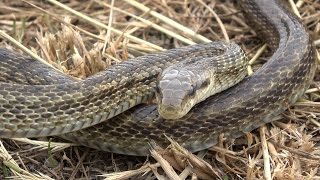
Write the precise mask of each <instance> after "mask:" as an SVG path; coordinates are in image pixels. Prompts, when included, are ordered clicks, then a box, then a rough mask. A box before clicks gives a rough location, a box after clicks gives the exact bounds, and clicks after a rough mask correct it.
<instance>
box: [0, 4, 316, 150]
mask: <svg viewBox="0 0 320 180" xmlns="http://www.w3.org/2000/svg"><path fill="white" fill-rule="evenodd" d="M240 5H241V6H242V8H243V9H244V11H245V16H246V17H247V19H250V20H251V24H253V25H254V27H255V28H256V30H257V33H258V34H259V35H261V36H263V37H266V43H268V45H269V47H270V49H271V50H272V52H273V55H272V56H271V57H270V59H269V60H268V62H267V63H265V64H264V65H263V67H261V68H260V69H259V70H257V71H256V72H255V73H254V74H253V75H251V76H250V77H247V78H246V79H245V80H243V81H242V82H240V83H239V84H238V85H236V86H234V87H232V88H230V89H228V90H225V91H224V92H222V93H220V94H217V95H215V96H212V97H209V98H208V99H207V100H206V101H204V102H202V103H199V104H198V105H196V106H195V107H194V108H193V109H191V111H190V112H189V113H188V114H187V115H186V116H184V117H182V118H180V119H176V120H165V119H162V118H160V117H159V115H158V112H157V109H156V107H155V106H146V105H138V106H137V107H135V108H132V109H130V110H128V111H125V110H127V109H129V108H131V107H132V106H135V105H136V104H139V103H142V102H145V101H147V100H150V99H151V98H152V97H153V95H154V91H155V87H156V85H155V80H156V78H157V76H158V74H159V72H161V70H162V69H163V68H165V67H167V66H168V65H170V64H172V63H174V62H175V61H180V60H183V59H185V58H188V57H190V56H199V57H200V58H201V57H206V56H208V55H210V54H212V53H213V52H214V50H212V48H213V49H214V47H216V45H217V43H215V42H213V43H209V44H203V45H196V46H188V47H185V48H180V49H173V50H169V51H167V52H164V53H158V54H152V55H147V56H142V57H138V58H135V59H132V60H129V61H125V62H124V63H121V64H119V65H116V66H113V67H111V68H109V69H107V70H105V71H103V72H101V73H99V74H97V75H94V76H92V77H89V78H87V79H85V80H83V81H78V82H75V81H73V80H72V79H71V78H69V77H67V76H65V75H62V74H60V73H58V72H55V71H54V70H52V69H50V68H48V67H45V66H44V65H42V64H40V63H38V62H36V61H35V60H32V59H29V58H26V57H24V56H21V55H17V54H15V53H12V52H9V51H7V50H4V49H2V50H1V51H0V59H1V63H0V73H1V74H0V75H1V76H0V81H1V82H0V121H1V124H0V137H3V138H11V137H36V136H48V135H60V134H63V133H67V132H71V131H74V132H72V133H68V134H64V135H63V136H64V137H65V138H67V139H70V140H72V141H75V142H78V143H80V144H83V145H86V146H89V147H93V148H98V149H103V150H106V151H110V152H115V153H121V154H129V155H146V154H148V152H149V151H148V149H149V142H150V141H151V140H152V141H155V142H156V143H157V144H158V145H161V146H166V145H168V141H167V139H166V137H165V135H167V136H169V137H171V138H173V139H174V140H176V141H177V142H178V143H180V144H181V145H182V146H184V147H186V148H187V149H189V150H190V151H192V152H194V151H198V150H202V149H205V148H208V147H210V146H212V145H214V144H216V143H217V138H218V136H219V135H220V134H222V133H223V134H224V136H225V137H228V138H236V137H239V136H241V135H243V133H245V132H249V131H251V130H253V129H255V128H257V127H259V126H261V125H263V124H265V123H268V122H271V121H272V120H273V118H274V117H275V116H277V115H278V114H280V113H281V112H283V111H284V110H285V109H287V108H288V106H289V105H291V104H293V103H294V102H296V100H297V99H298V98H299V97H300V96H301V95H302V94H303V93H304V91H305V90H306V89H307V88H308V86H309V84H310V83H311V81H312V79H313V76H314V73H315V68H316V61H315V51H314V48H313V46H312V41H311V38H310V36H309V34H308V32H307V30H306V29H305V27H304V26H303V25H302V24H301V22H300V21H299V20H298V18H297V17H295V16H294V15H293V14H292V13H290V12H288V11H287V10H286V9H285V8H283V7H282V6H281V5H279V4H278V3H277V2H276V1H274V0H252V1H249V0H248V1H245V0H242V1H241V2H240ZM23 69H25V70H24V71H22V70H23ZM123 111H125V112H123ZM120 113H121V114H120ZM117 114H120V115H118V116H115V115H117ZM113 116H115V117H113ZM111 117H113V118H111ZM109 118H111V119H109ZM107 119H108V120H107ZM105 120H106V121H105ZM102 121H105V122H103V123H100V122H102ZM98 123H100V124H98ZM92 125H94V126H92ZM89 126H90V127H89ZM85 127H89V128H86V129H83V128H85ZM76 130H77V131H76Z"/></svg>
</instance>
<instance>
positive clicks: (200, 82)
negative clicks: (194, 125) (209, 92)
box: [156, 68, 210, 119]
mask: <svg viewBox="0 0 320 180" xmlns="http://www.w3.org/2000/svg"><path fill="white" fill-rule="evenodd" d="M202 74H203V73H202ZM209 84H210V80H209V79H208V78H204V76H202V75H200V74H199V73H194V71H191V70H189V69H183V70H182V69H179V68H168V69H165V70H164V71H163V72H162V73H161V74H160V75H159V78H158V83H157V88H156V89H157V90H156V98H157V101H158V112H159V114H160V116H161V117H163V118H165V119H179V118H181V117H183V116H184V115H186V114H187V113H188V112H189V111H190V109H191V108H192V107H193V106H194V105H195V104H196V103H197V102H198V100H199V98H201V97H202V94H203V93H205V92H204V91H206V89H207V87H208V86H209Z"/></svg>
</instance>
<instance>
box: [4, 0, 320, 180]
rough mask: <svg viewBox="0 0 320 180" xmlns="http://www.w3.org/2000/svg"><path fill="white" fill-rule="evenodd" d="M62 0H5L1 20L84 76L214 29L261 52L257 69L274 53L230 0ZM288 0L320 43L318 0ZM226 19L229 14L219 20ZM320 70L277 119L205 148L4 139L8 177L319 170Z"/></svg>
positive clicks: (257, 175)
mask: <svg viewBox="0 0 320 180" xmlns="http://www.w3.org/2000/svg"><path fill="white" fill-rule="evenodd" d="M62 2H63V5H64V6H63V5H59V4H58V3H57V2H56V1H54V0H47V1H37V0H26V1H11V0H2V1H1V2H0V10H1V11H0V12H1V14H0V24H1V30H2V31H3V32H6V33H7V34H9V35H10V36H11V37H13V38H14V39H16V40H17V41H18V42H20V43H22V44H23V45H25V46H26V47H28V49H31V50H32V51H33V52H34V53H35V55H37V56H38V57H40V58H42V59H45V60H46V61H47V62H49V63H50V64H52V65H53V66H54V67H56V68H57V69H59V70H61V71H63V72H65V73H66V74H69V75H72V76H75V77H77V78H85V77H87V76H89V75H91V74H94V73H96V72H99V71H101V70H103V69H105V68H108V66H110V65H112V64H116V63H119V62H121V61H123V60H127V59H130V58H132V57H135V56H140V55H144V54H147V53H151V52H155V51H162V50H165V49H170V48H175V47H180V46H185V45H186V44H194V43H202V42H208V41H209V40H208V39H210V40H217V39H230V40H231V41H236V42H238V43H239V44H241V45H242V47H243V48H244V49H245V51H246V52H249V53H248V55H249V56H250V57H254V58H253V59H254V61H251V65H252V71H255V70H256V69H258V68H259V67H261V65H262V64H263V63H264V62H265V60H266V59H267V58H266V57H267V56H268V54H267V53H264V52H265V51H264V49H265V48H264V46H263V44H262V43H261V42H260V40H258V38H257V37H256V34H255V33H254V32H252V31H251V29H250V28H249V27H248V26H247V25H246V23H245V22H244V18H243V16H242V14H241V13H240V12H239V10H238V9H237V8H236V7H234V6H233V4H232V3H231V2H229V1H228V0H227V1H225V2H224V3H221V2H219V1H218V2H215V1H207V0H203V1H202V0H197V1H192V0H185V1H180V0H145V1H141V2H143V4H144V5H145V7H144V6H142V5H141V4H139V3H138V2H135V1H133V0H123V1H108V2H106V1H100V0H91V1H84V0H66V1H62ZM290 3H291V5H292V6H291V8H292V9H296V12H299V13H300V15H301V19H302V21H303V23H304V24H305V25H306V26H307V27H308V28H309V30H310V33H311V34H312V36H313V39H314V42H315V44H316V47H317V49H318V51H319V50H320V23H319V21H320V13H319V12H320V3H319V0H302V1H301V0H299V1H298V2H291V1H290ZM290 3H288V4H290ZM208 7H209V8H211V9H213V10H214V12H212V11H210V10H209V9H208ZM157 12H158V13H157ZM215 14H217V15H218V16H215ZM89 17H91V18H89ZM213 17H215V18H213ZM219 19H220V20H221V23H217V22H219ZM172 20H174V21H172ZM177 22H178V23H177ZM186 27H188V28H186ZM223 32H224V33H223ZM226 32H227V35H228V36H226ZM0 43H1V46H2V47H6V48H9V49H15V50H16V51H21V50H20V49H18V48H16V47H12V44H11V43H9V41H7V40H4V39H1V41H0ZM259 49H260V50H259ZM261 49H262V50H261ZM261 53H262V56H260V55H261ZM318 60H319V54H318ZM319 72H320V69H319V66H318V70H317V73H316V77H315V78H314V82H313V83H312V85H311V87H310V88H309V90H307V92H306V93H305V95H304V96H303V97H302V98H301V99H300V100H299V102H297V103H296V104H295V105H293V106H291V107H290V109H289V110H287V111H286V112H285V113H283V114H281V115H279V117H278V121H276V122H274V123H270V124H268V125H266V126H264V127H262V128H260V129H259V130H256V131H254V132H252V133H248V134H247V135H246V137H242V138H239V139H237V140H235V141H233V142H232V143H231V142H229V141H226V140H225V139H223V138H222V137H221V138H220V143H219V144H217V145H216V146H214V147H212V148H210V149H209V150H208V151H206V152H204V151H203V152H199V154H197V156H195V155H192V154H190V153H188V152H186V151H185V150H184V149H183V148H181V147H179V146H178V145H176V144H175V143H173V144H172V145H171V147H170V148H169V149H166V150H161V149H160V150H159V147H156V150H157V151H152V157H153V158H150V157H132V156H123V155H117V154H110V153H106V152H101V151H97V150H94V149H90V148H87V147H81V146H79V147H78V146H75V145H73V144H68V143H53V142H51V141H54V142H59V141H61V139H58V138H53V140H51V139H41V141H40V139H38V140H28V139H13V140H2V143H1V142H0V143H1V144H0V159H1V162H2V166H1V168H0V172H1V175H0V178H1V179H2V178H4V177H13V178H14V179H51V178H52V179H95V178H98V179H103V178H106V179H128V178H129V177H131V178H132V179H156V178H158V179H185V178H188V179H197V178H198V179H211V178H212V179H216V178H220V179H268V178H269V179H270V178H273V179H320V163H319V162H320V133H319V129H320V89H319V88H320V75H319V74H320V73H319ZM100 175H101V176H100ZM213 177H215V178H213Z"/></svg>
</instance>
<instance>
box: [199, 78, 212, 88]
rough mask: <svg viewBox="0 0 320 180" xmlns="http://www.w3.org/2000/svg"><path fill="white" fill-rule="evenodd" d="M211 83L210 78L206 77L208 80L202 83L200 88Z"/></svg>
mask: <svg viewBox="0 0 320 180" xmlns="http://www.w3.org/2000/svg"><path fill="white" fill-rule="evenodd" d="M209 84H210V79H206V80H205V81H204V82H203V83H202V84H201V86H200V89H201V88H206V87H208V86H209Z"/></svg>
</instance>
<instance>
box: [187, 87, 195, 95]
mask: <svg viewBox="0 0 320 180" xmlns="http://www.w3.org/2000/svg"><path fill="white" fill-rule="evenodd" d="M196 91H197V90H196V88H195V87H194V86H192V87H191V89H190V90H189V93H188V95H189V96H194V95H195V94H196Z"/></svg>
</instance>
